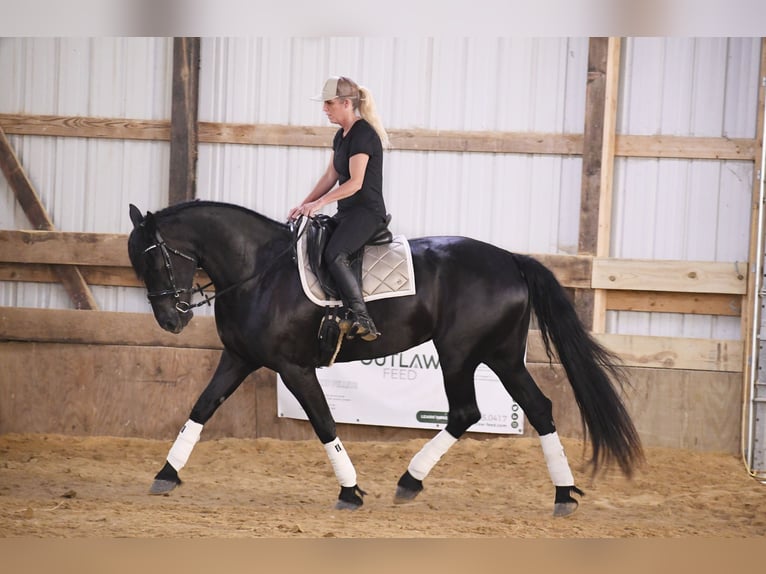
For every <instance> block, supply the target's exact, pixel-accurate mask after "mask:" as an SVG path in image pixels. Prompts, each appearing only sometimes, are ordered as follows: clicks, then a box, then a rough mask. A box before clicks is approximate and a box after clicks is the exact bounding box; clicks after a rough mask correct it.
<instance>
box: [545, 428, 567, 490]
mask: <svg viewBox="0 0 766 574" xmlns="http://www.w3.org/2000/svg"><path fill="white" fill-rule="evenodd" d="M540 444H541V445H542V447H543V456H545V464H547V465H548V472H549V473H550V475H551V480H552V481H553V484H554V486H573V485H574V477H573V476H572V471H571V469H570V468H569V462H568V461H567V455H566V454H565V453H564V447H563V445H562V444H561V440H559V433H557V432H552V433H550V434H547V435H544V436H541V437H540Z"/></svg>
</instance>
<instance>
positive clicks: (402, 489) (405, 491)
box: [394, 470, 423, 504]
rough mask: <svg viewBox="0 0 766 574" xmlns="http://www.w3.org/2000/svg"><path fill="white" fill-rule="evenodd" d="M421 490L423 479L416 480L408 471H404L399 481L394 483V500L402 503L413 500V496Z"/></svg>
mask: <svg viewBox="0 0 766 574" xmlns="http://www.w3.org/2000/svg"><path fill="white" fill-rule="evenodd" d="M421 490H423V481H422V480H418V479H417V478H415V477H414V476H412V475H411V474H410V471H409V470H408V471H406V472H405V473H404V474H403V475H402V477H401V478H400V479H399V482H398V483H397V484H396V495H395V496H394V502H395V503H397V504H402V503H405V502H409V501H411V500H414V499H415V497H416V496H417V495H418V494H420V491H421Z"/></svg>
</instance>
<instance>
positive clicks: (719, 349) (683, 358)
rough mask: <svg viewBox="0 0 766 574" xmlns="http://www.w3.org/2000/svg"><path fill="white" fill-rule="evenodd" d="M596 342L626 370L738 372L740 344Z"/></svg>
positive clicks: (610, 338) (638, 338)
mask: <svg viewBox="0 0 766 574" xmlns="http://www.w3.org/2000/svg"><path fill="white" fill-rule="evenodd" d="M595 337H596V339H597V340H598V341H599V342H600V343H601V344H603V345H604V346H605V347H607V348H608V349H610V350H611V351H613V352H615V353H617V355H619V357H620V358H621V359H622V360H623V362H624V364H625V366H628V367H652V368H658V369H691V370H699V371H726V372H732V373H736V372H740V371H742V352H743V348H742V341H740V340H717V339H690V338H685V337H651V336H647V335H617V334H614V333H598V334H596V335H595Z"/></svg>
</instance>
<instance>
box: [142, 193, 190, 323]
mask: <svg viewBox="0 0 766 574" xmlns="http://www.w3.org/2000/svg"><path fill="white" fill-rule="evenodd" d="M130 220H131V221H132V222H133V231H131V233H130V237H129V238H128V255H129V256H130V263H131V265H133V270H134V271H135V272H136V276H137V277H138V278H139V279H141V280H142V281H143V282H144V285H145V286H146V290H147V296H148V298H149V303H151V305H152V310H153V311H154V318H155V319H156V320H157V323H158V324H159V326H160V327H162V328H163V329H165V330H166V331H170V332H171V333H180V332H181V331H182V330H183V328H184V327H186V325H187V324H188V323H189V321H190V320H191V318H192V316H193V313H192V311H191V308H190V300H191V295H192V285H193V282H194V273H195V271H196V269H197V257H196V256H195V255H194V253H193V251H192V249H191V245H190V244H189V243H188V242H184V241H183V240H182V239H176V238H173V236H172V235H171V236H170V237H171V240H170V243H171V244H168V243H166V240H165V237H163V236H162V235H161V234H160V230H159V228H158V227H157V222H156V220H155V217H154V215H153V214H152V213H151V212H147V213H146V216H144V215H142V214H141V211H140V210H139V209H138V208H137V207H136V206H135V205H132V204H131V206H130ZM168 233H170V231H168Z"/></svg>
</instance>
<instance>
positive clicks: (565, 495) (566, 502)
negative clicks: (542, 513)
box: [553, 485, 585, 516]
mask: <svg viewBox="0 0 766 574" xmlns="http://www.w3.org/2000/svg"><path fill="white" fill-rule="evenodd" d="M572 493H574V494H577V495H579V496H585V493H584V492H583V491H582V490H580V489H579V488H577V487H576V486H574V485H572V486H557V487H556V499H555V501H554V503H553V516H569V515H570V514H572V513H574V511H575V510H577V507H578V506H580V503H579V502H577V499H576V498H574V497H572Z"/></svg>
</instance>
